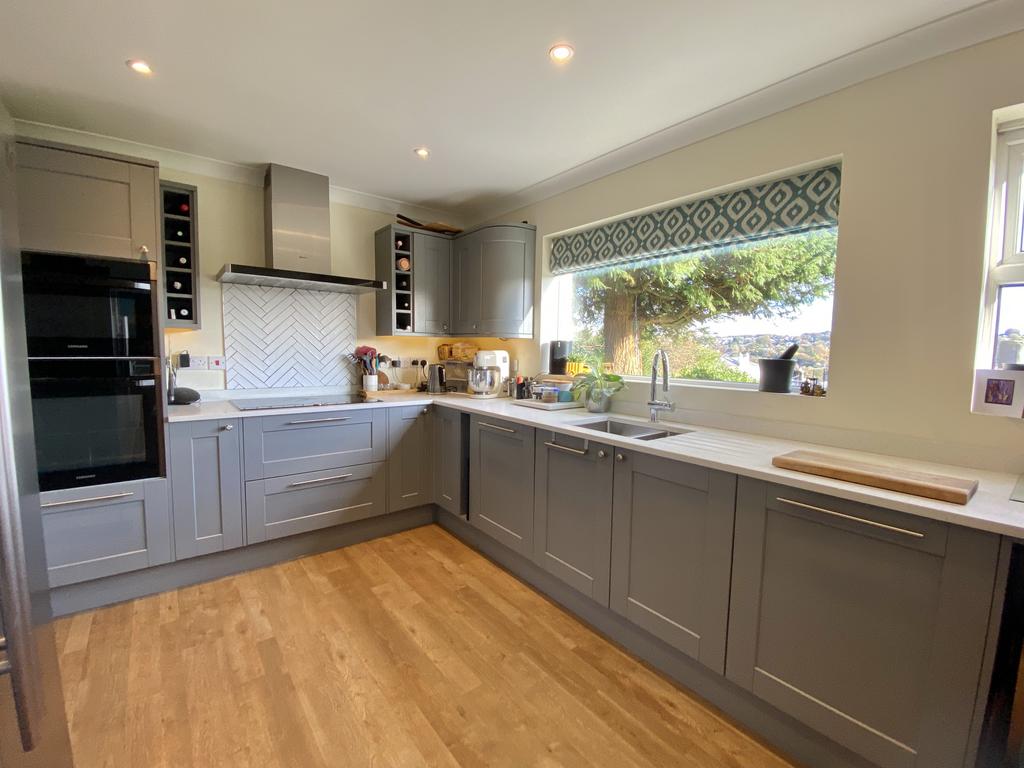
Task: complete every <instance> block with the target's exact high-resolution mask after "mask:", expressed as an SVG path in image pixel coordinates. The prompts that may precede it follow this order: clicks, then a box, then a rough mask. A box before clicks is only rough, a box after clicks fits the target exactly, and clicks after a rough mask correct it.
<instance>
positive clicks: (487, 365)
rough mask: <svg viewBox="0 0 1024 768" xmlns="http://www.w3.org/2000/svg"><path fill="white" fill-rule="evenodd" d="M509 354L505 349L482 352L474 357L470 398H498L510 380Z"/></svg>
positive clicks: (470, 379) (470, 378) (471, 370)
mask: <svg viewBox="0 0 1024 768" xmlns="http://www.w3.org/2000/svg"><path fill="white" fill-rule="evenodd" d="M508 371H509V362H508V352H506V351H505V350H503V349H488V350H481V351H479V352H477V353H476V355H475V356H474V357H473V365H472V366H471V367H470V368H469V370H468V374H469V394H470V397H476V398H491V397H498V395H500V394H501V392H503V391H504V388H505V382H506V381H507V380H508Z"/></svg>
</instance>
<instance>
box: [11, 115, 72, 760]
mask: <svg viewBox="0 0 1024 768" xmlns="http://www.w3.org/2000/svg"><path fill="white" fill-rule="evenodd" d="M15 160H16V157H15V144H14V130H13V121H12V120H11V117H10V115H9V114H8V112H7V110H6V109H5V108H4V106H3V104H2V103H0V321H2V324H3V329H4V339H3V344H2V345H0V619H2V623H3V632H4V639H3V641H2V642H0V646H2V648H3V650H2V651H0V654H3V655H4V658H3V659H2V660H0V672H3V673H4V674H3V676H2V677H0V765H2V766H4V768H37V767H38V768H42V767H43V766H45V767H46V768H70V767H71V766H72V765H73V764H74V761H73V758H72V754H71V745H70V739H69V736H68V726H67V720H66V716H65V713H64V694H63V691H62V689H61V682H60V669H59V666H58V661H57V650H56V643H55V640H54V634H53V627H52V625H51V611H50V598H49V583H48V579H47V572H46V553H45V549H44V546H43V526H42V516H41V514H40V510H39V487H38V478H37V475H36V461H35V441H34V438H33V432H32V400H31V393H30V390H29V378H28V360H27V353H26V344H25V320H24V307H23V299H22V285H21V255H20V251H19V242H18V228H17V189H16V186H15V169H16V163H15Z"/></svg>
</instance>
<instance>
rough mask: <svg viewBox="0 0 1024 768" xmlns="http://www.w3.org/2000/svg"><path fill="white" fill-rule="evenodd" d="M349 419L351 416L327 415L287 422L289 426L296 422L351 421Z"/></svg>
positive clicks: (325, 422) (327, 422)
mask: <svg viewBox="0 0 1024 768" xmlns="http://www.w3.org/2000/svg"><path fill="white" fill-rule="evenodd" d="M351 419H352V417H351V416H329V417H327V418H323V419H295V420H294V421H289V422H287V424H288V425H289V426H294V425H296V424H330V423H331V422H336V421H351Z"/></svg>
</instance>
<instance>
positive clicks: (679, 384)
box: [622, 376, 825, 400]
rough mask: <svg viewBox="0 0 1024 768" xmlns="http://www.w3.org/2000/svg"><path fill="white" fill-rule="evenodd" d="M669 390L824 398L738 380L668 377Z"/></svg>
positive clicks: (646, 381) (635, 381) (642, 380)
mask: <svg viewBox="0 0 1024 768" xmlns="http://www.w3.org/2000/svg"><path fill="white" fill-rule="evenodd" d="M622 379H623V381H625V382H627V383H628V384H630V385H650V383H651V379H650V378H649V377H647V376H623V377H622ZM668 385H669V390H670V391H671V390H673V389H680V390H682V389H708V390H725V391H731V392H753V393H756V394H759V395H781V396H783V397H802V398H805V399H807V400H824V399H825V398H824V397H811V396H810V395H802V394H800V393H799V392H761V391H759V390H758V388H757V384H748V383H746V382H739V381H705V380H701V379H669V382H668ZM658 388H659V390H660V389H661V377H660V376H659V377H658Z"/></svg>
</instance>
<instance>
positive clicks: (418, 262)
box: [374, 224, 537, 338]
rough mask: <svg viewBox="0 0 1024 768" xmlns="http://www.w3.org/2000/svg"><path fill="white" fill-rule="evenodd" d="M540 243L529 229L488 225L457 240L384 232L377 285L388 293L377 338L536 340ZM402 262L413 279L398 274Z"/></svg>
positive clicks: (377, 240) (380, 303)
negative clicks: (407, 262) (400, 260)
mask: <svg viewBox="0 0 1024 768" xmlns="http://www.w3.org/2000/svg"><path fill="white" fill-rule="evenodd" d="M536 240H537V228H536V227H534V226H532V225H529V224H507V225H488V226H484V227H480V228H478V229H475V230H471V231H469V232H465V233H463V234H460V235H456V236H455V237H454V238H453V237H449V236H447V235H439V234H433V233H428V232H420V231H416V230H411V229H408V228H403V227H398V226H395V225H391V226H387V227H382V228H381V229H379V230H377V232H376V233H375V234H374V249H375V254H376V269H377V279H378V280H385V281H387V283H388V289H387V290H385V291H381V292H379V293H378V294H377V335H378V336H392V335H410V334H412V335H421V336H493V337H501V338H509V337H513V338H533V294H534V266H535V251H536ZM406 241H409V242H411V248H410V247H409V245H407V243H406ZM398 243H401V244H402V246H403V248H402V249H398V248H397V244H398ZM406 249H408V250H406ZM402 257H405V258H409V259H410V262H411V270H410V271H408V272H402V271H398V270H396V268H395V262H396V260H397V259H398V258H402ZM410 314H411V322H410Z"/></svg>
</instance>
